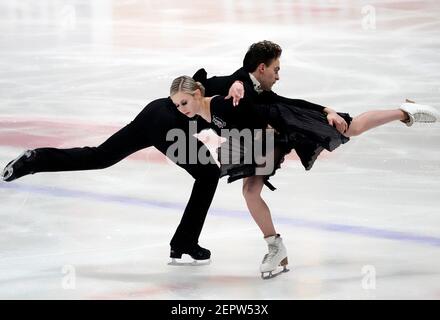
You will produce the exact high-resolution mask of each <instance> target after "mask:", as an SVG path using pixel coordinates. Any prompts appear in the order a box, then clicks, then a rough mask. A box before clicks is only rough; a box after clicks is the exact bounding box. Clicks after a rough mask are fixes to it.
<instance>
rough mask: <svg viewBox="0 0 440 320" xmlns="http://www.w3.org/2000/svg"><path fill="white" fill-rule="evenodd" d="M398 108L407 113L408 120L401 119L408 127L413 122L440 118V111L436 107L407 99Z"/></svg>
mask: <svg viewBox="0 0 440 320" xmlns="http://www.w3.org/2000/svg"><path fill="white" fill-rule="evenodd" d="M400 110H402V111H404V112H405V113H406V114H407V115H408V120H405V121H402V122H403V123H405V124H406V125H407V126H408V127H411V126H412V125H413V124H414V122H422V123H433V122H437V121H439V120H440V111H439V110H437V109H436V108H434V107H431V106H427V105H423V104H417V103H415V102H414V101H411V100H408V99H406V102H405V103H403V104H402V105H401V106H400Z"/></svg>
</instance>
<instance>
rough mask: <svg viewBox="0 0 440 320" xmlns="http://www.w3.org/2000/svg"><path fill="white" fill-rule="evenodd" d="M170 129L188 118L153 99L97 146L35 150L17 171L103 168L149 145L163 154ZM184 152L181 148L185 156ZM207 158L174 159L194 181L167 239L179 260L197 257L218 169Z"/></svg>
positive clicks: (170, 103) (182, 126)
mask: <svg viewBox="0 0 440 320" xmlns="http://www.w3.org/2000/svg"><path fill="white" fill-rule="evenodd" d="M176 128H178V129H182V130H183V131H184V132H188V128H189V121H188V118H187V117H186V116H184V115H183V114H181V113H180V112H179V111H178V110H177V109H176V106H175V105H174V103H173V101H172V100H171V98H163V99H158V100H155V101H153V102H151V103H149V104H148V105H147V106H146V107H145V108H144V109H143V110H142V112H140V113H139V115H138V116H137V117H136V118H135V119H134V120H133V121H132V122H131V123H129V124H128V125H127V126H125V127H124V128H122V129H120V130H119V131H118V132H116V133H115V134H113V135H112V136H111V137H110V138H108V139H107V140H106V141H105V142H104V143H102V144H101V145H100V146H98V147H84V148H72V149H56V148H39V149H35V150H34V151H35V153H34V154H33V157H32V159H29V160H27V161H25V162H23V164H24V167H22V168H20V170H21V171H22V172H21V174H20V175H21V176H22V175H24V174H28V173H36V172H54V171H73V170H91V169H103V168H107V167H109V166H112V165H114V164H115V163H117V162H119V161H120V160H122V159H124V158H126V157H127V156H129V155H130V154H132V153H134V152H136V151H138V150H140V149H144V148H148V147H151V146H154V147H156V148H157V149H158V150H159V151H160V152H162V153H163V154H166V152H167V149H168V147H169V146H170V145H171V144H173V143H174V141H166V135H167V133H168V131H169V130H170V129H176ZM186 136H187V137H186V138H187V141H186V142H187V143H188V144H187V146H189V145H190V143H192V145H196V146H197V152H199V151H200V152H204V154H206V155H208V156H209V157H211V155H210V153H209V150H208V149H207V148H206V146H205V145H204V144H203V143H201V142H200V141H199V140H197V139H196V138H195V137H193V136H192V135H189V134H186ZM187 149H188V148H187ZM188 156H189V155H188V152H187V158H188ZM210 160H212V161H210V163H209V164H205V165H204V164H200V163H196V164H188V163H189V162H188V161H186V162H185V163H179V162H176V163H177V165H179V166H180V167H182V168H183V169H185V170H186V171H187V172H188V173H189V174H191V176H192V177H193V178H194V179H195V182H194V186H193V189H192V193H191V197H190V199H189V201H188V204H187V206H186V208H185V212H184V214H183V217H182V219H181V221H180V224H179V226H178V228H177V230H176V232H175V234H174V236H173V238H172V240H171V243H170V245H171V250H172V251H171V255H172V257H173V258H179V255H180V256H181V253H191V252H192V253H194V254H195V255H196V256H197V254H198V253H199V252H200V250H199V249H200V247H198V245H197V243H198V238H199V236H200V233H201V230H202V227H203V224H204V221H205V218H206V214H207V212H208V209H209V206H210V205H211V202H212V199H213V197H214V194H215V191H216V188H217V184H218V179H219V168H218V166H217V165H216V164H215V161H214V160H213V159H211V158H210ZM25 167H26V168H25ZM25 171H26V172H25ZM196 249H197V250H196ZM194 250H195V251H194ZM208 252H209V251H208ZM193 258H196V257H193ZM208 258H209V257H208Z"/></svg>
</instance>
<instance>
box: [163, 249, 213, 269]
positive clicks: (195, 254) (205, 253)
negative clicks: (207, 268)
mask: <svg viewBox="0 0 440 320" xmlns="http://www.w3.org/2000/svg"><path fill="white" fill-rule="evenodd" d="M183 254H187V255H189V256H190V257H191V258H193V259H194V260H193V261H192V262H182V260H180V259H182V255H183ZM170 258H171V262H170V263H168V264H169V265H173V266H199V265H207V264H210V263H211V259H210V258H211V251H209V250H208V249H205V248H202V247H201V246H199V245H198V244H196V245H195V246H193V247H191V248H189V249H177V248H171V252H170ZM176 259H179V260H176Z"/></svg>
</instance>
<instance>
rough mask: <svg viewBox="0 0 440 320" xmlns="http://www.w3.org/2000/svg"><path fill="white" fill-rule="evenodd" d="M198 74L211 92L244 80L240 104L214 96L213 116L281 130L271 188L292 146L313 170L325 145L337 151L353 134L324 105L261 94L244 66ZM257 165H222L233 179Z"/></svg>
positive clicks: (223, 171) (238, 125) (237, 123)
mask: <svg viewBox="0 0 440 320" xmlns="http://www.w3.org/2000/svg"><path fill="white" fill-rule="evenodd" d="M194 77H195V78H194V79H195V80H196V81H199V82H201V83H202V84H203V85H204V86H205V89H206V95H207V96H210V95H213V94H223V95H227V93H228V90H229V88H230V87H231V85H232V84H233V83H234V82H235V81H236V80H239V81H242V82H243V86H244V89H245V97H244V99H243V100H240V104H239V106H238V107H233V106H232V99H231V100H229V101H227V100H224V99H223V101H222V99H221V98H222V97H214V98H213V100H212V101H211V104H212V106H211V113H212V114H213V117H216V118H219V119H220V121H219V122H220V123H221V121H223V122H224V123H226V124H228V123H229V124H230V125H232V126H233V127H236V128H239V129H241V128H246V127H249V128H266V127H267V125H268V124H269V125H270V126H271V127H273V128H274V129H275V130H276V131H277V135H276V136H275V138H276V139H275V152H274V157H275V159H274V160H275V168H274V170H273V171H272V173H271V174H269V175H267V176H265V184H266V186H268V187H269V188H270V189H271V190H274V189H275V188H274V187H273V186H272V185H271V184H270V183H269V182H268V180H269V177H270V176H272V175H274V174H275V171H276V170H277V169H278V168H280V164H281V162H282V161H283V159H284V156H285V155H286V154H288V153H289V152H290V151H291V150H292V149H295V151H296V153H297V154H298V157H299V158H300V160H301V163H302V164H303V166H304V168H305V169H306V170H310V169H311V168H312V166H313V164H314V162H315V160H316V159H317V157H318V156H319V154H320V153H321V152H322V151H323V150H324V149H326V150H328V151H333V150H334V149H336V148H337V147H338V146H339V145H341V144H344V143H346V142H348V141H349V138H347V137H345V136H344V135H342V134H341V133H339V132H338V131H337V130H336V128H334V127H332V126H330V125H329V124H328V121H327V117H326V114H325V113H324V107H323V106H320V105H317V104H314V103H311V102H308V101H305V100H300V99H289V98H285V97H282V96H279V95H277V94H276V93H274V92H272V91H263V92H262V93H260V94H258V93H257V91H256V90H254V88H253V82H252V80H251V79H250V76H249V73H247V72H246V71H244V69H239V70H238V71H236V72H235V73H234V74H232V75H231V76H224V77H212V78H209V79H207V74H206V71H205V70H204V69H200V70H199V71H197V73H196V74H195V75H194ZM242 101H243V103H242ZM218 105H221V106H218ZM231 108H238V109H240V108H241V112H235V113H234V112H233V111H227V110H230V109H231ZM338 114H339V115H340V116H341V117H342V118H344V120H345V121H346V122H347V124H348V125H350V123H351V121H352V118H351V117H350V115H349V114H347V113H338ZM246 115H247V116H246ZM222 117H223V119H222ZM211 126H212V124H211ZM214 126H215V123H214ZM255 169H256V165H255V164H253V165H249V164H236V165H233V166H231V165H228V166H223V165H222V166H221V176H225V175H228V176H229V178H228V181H229V182H232V181H235V180H237V179H240V178H243V177H248V176H252V175H255Z"/></svg>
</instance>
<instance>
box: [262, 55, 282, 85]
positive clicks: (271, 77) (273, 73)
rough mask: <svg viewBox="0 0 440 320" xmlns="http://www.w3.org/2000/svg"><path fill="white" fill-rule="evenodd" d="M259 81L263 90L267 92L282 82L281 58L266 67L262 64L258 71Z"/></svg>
mask: <svg viewBox="0 0 440 320" xmlns="http://www.w3.org/2000/svg"><path fill="white" fill-rule="evenodd" d="M257 71H258V76H259V77H257V80H258V81H259V82H260V85H261V89H263V90H265V91H270V90H272V87H273V85H274V84H275V83H276V82H277V81H278V80H280V76H279V71H280V58H276V59H274V60H272V62H271V63H270V64H269V65H268V66H266V65H265V64H264V63H263V64H261V65H260V66H259V67H258V69H257Z"/></svg>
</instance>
